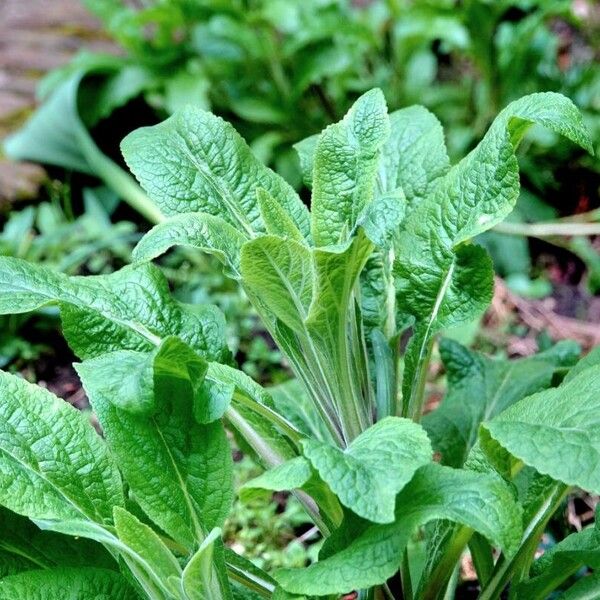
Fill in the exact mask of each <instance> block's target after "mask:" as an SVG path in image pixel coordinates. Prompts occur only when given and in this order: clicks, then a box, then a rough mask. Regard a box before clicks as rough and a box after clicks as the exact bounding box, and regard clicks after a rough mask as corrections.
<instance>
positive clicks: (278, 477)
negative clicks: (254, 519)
mask: <svg viewBox="0 0 600 600" xmlns="http://www.w3.org/2000/svg"><path fill="white" fill-rule="evenodd" d="M311 475H312V469H311V466H310V463H309V461H308V460H306V458H304V457H303V456H297V457H296V458H293V459H292V460H288V461H287V462H284V463H283V464H281V465H279V466H277V467H275V468H274V469H269V470H268V471H265V472H264V473H263V474H262V475H259V476H258V477H255V478H254V479H251V480H250V481H248V482H246V483H245V484H244V485H243V486H242V487H241V490H240V491H241V495H242V498H244V497H251V495H252V494H249V493H248V490H257V489H258V490H271V491H274V492H282V491H289V490H294V489H300V488H301V487H302V486H303V485H304V484H305V483H306V482H307V481H308V480H309V479H310V477H311Z"/></svg>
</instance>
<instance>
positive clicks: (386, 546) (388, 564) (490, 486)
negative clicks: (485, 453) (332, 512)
mask: <svg viewBox="0 0 600 600" xmlns="http://www.w3.org/2000/svg"><path fill="white" fill-rule="evenodd" d="M436 519H448V520H450V521H455V522H458V523H462V524H464V525H467V526H468V527H471V528H472V529H474V530H475V531H478V532H480V533H481V534H483V535H484V536H485V537H487V538H488V539H489V540H490V541H491V542H492V543H494V544H496V545H498V546H500V547H501V548H503V549H504V550H505V551H506V552H507V553H508V554H511V553H513V552H514V551H515V550H516V548H517V546H518V543H519V541H520V538H521V514H520V511H519V508H518V506H517V505H516V503H515V501H514V499H513V496H512V493H511V492H510V490H509V488H508V487H507V486H506V484H505V483H504V482H502V480H500V479H499V478H498V477H496V476H493V475H481V474H478V473H471V472H467V471H460V470H454V469H451V468H449V467H442V466H440V465H437V464H430V465H427V466H425V467H422V468H421V469H419V470H418V471H417V473H416V474H415V476H414V477H413V479H412V480H411V481H410V483H409V484H408V485H406V487H405V488H404V489H403V490H402V492H400V494H399V495H398V497H397V500H396V521H395V522H394V523H391V524H387V525H374V524H373V525H369V526H368V527H366V528H363V530H362V531H360V532H356V531H355V533H354V534H353V533H352V532H351V531H349V532H348V535H347V536H345V538H346V540H347V541H349V543H348V545H347V546H346V547H345V548H343V549H342V550H340V551H338V552H337V553H336V554H333V555H332V556H329V557H328V558H326V559H325V560H322V561H319V562H317V563H315V564H313V565H311V566H310V567H308V568H306V569H283V570H280V571H278V572H276V573H275V579H276V580H277V581H278V583H279V584H280V585H281V586H282V587H283V588H284V589H285V590H287V591H288V592H292V593H296V594H309V595H315V596H324V595H327V594H343V593H347V592H350V591H352V590H356V589H363V588H368V587H371V586H374V585H377V584H380V583H383V582H385V581H386V580H387V579H389V578H390V577H391V576H392V575H393V574H394V573H395V572H396V571H397V570H398V569H399V567H400V563H401V560H402V554H403V552H404V549H405V547H406V544H407V543H408V541H409V539H410V536H411V535H412V534H413V532H414V531H415V529H416V528H417V527H418V526H420V525H424V524H426V523H428V522H429V521H433V520H436Z"/></svg>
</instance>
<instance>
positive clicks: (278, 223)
mask: <svg viewBox="0 0 600 600" xmlns="http://www.w3.org/2000/svg"><path fill="white" fill-rule="evenodd" d="M256 197H257V199H258V206H259V208H260V214H261V217H262V220H263V221H264V223H265V227H266V229H267V233H270V234H271V235H277V236H279V237H282V238H288V239H290V240H294V241H296V242H299V243H301V244H302V243H305V242H306V240H305V239H304V236H303V235H302V233H301V232H300V230H299V229H298V227H296V224H295V223H294V221H293V220H292V219H291V218H290V216H289V215H288V214H287V212H286V211H285V210H284V208H283V206H281V204H279V202H277V200H275V198H273V196H271V194H269V192H267V190H263V189H262V188H257V190H256Z"/></svg>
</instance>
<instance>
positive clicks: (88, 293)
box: [0, 258, 229, 360]
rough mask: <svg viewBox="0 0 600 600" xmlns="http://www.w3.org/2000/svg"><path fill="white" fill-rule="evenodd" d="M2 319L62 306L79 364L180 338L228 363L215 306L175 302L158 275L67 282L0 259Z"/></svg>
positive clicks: (125, 272) (130, 271)
mask: <svg viewBox="0 0 600 600" xmlns="http://www.w3.org/2000/svg"><path fill="white" fill-rule="evenodd" d="M0 284H1V285H2V292H3V293H2V295H0V313H2V314H11V313H23V312H28V311H31V310H35V309H37V308H40V307H42V306H46V305H48V304H59V306H60V308H61V316H62V319H63V327H64V334H65V337H66V338H67V340H68V342H69V345H70V346H71V347H72V348H73V349H74V351H75V352H76V354H77V355H78V356H79V357H81V358H90V357H92V356H98V355H100V354H103V353H105V352H111V351H113V350H123V349H128V350H150V349H152V348H153V347H154V346H155V345H156V343H157V342H160V339H162V338H164V337H167V336H169V335H177V336H180V337H181V338H182V339H183V340H184V341H185V342H186V343H188V344H189V345H190V346H191V347H192V348H193V349H194V350H196V351H197V352H199V353H201V354H202V355H203V356H205V357H206V358H208V359H210V360H226V359H227V357H228V355H229V351H228V350H227V349H226V348H225V344H224V339H225V336H224V332H225V322H224V318H223V315H222V314H221V312H220V311H219V310H218V309H217V308H216V307H214V306H203V307H195V309H194V310H191V309H188V307H186V306H184V305H182V304H180V303H178V302H176V301H175V300H174V299H173V298H172V297H171V295H170V293H169V286H168V282H167V280H166V278H165V276H164V275H163V274H162V273H161V271H160V269H158V268H157V267H155V266H154V265H151V264H142V265H133V266H128V267H124V268H123V269H121V270H120V271H117V272H115V273H112V274H110V275H97V276H88V277H69V276H67V275H64V274H62V273H57V272H55V271H52V270H50V269H48V268H45V267H42V266H40V265H35V264H32V263H29V262H27V261H24V260H20V259H16V258H0Z"/></svg>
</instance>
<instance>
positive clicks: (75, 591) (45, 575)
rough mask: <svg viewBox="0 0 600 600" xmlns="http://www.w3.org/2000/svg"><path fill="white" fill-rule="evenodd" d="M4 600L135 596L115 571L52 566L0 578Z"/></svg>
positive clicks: (116, 599) (125, 599) (124, 599)
mask: <svg viewBox="0 0 600 600" xmlns="http://www.w3.org/2000/svg"><path fill="white" fill-rule="evenodd" d="M0 597H2V598H5V599H6V600H88V599H89V600H92V599H94V600H99V599H101V598H110V600H134V599H135V598H138V597H139V596H138V595H137V593H136V592H135V591H134V590H133V589H132V588H131V587H130V586H129V584H128V583H127V581H126V580H125V578H124V577H123V576H122V575H120V574H119V573H117V572H116V571H108V570H106V569H95V568H92V567H56V568H54V569H43V570H35V571H25V572H23V573H18V574H17V575H9V576H8V577H4V578H3V579H1V580H0Z"/></svg>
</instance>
